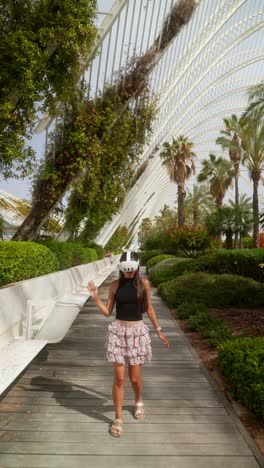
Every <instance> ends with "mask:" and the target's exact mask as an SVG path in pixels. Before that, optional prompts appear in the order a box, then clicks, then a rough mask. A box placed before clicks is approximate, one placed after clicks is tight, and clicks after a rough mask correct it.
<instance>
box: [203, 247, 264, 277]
mask: <svg viewBox="0 0 264 468" xmlns="http://www.w3.org/2000/svg"><path fill="white" fill-rule="evenodd" d="M201 262H203V263H204V264H207V271H211V272H215V273H233V274H235V275H241V276H246V277H249V278H253V279H255V280H256V281H260V282H264V271H263V268H262V267H261V265H262V264H263V263H264V249H243V250H224V249H221V250H219V251H217V252H215V253H213V254H212V255H208V256H204V257H202V258H201Z"/></svg>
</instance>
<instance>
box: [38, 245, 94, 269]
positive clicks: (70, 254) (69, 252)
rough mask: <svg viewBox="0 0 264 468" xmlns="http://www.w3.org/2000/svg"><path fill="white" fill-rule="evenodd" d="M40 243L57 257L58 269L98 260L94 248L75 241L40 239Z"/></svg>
mask: <svg viewBox="0 0 264 468" xmlns="http://www.w3.org/2000/svg"><path fill="white" fill-rule="evenodd" d="M40 243H41V244H44V245H45V246H47V247H48V248H49V249H50V250H51V251H52V252H53V253H54V255H55V256H56V258H57V259H58V262H59V265H60V270H65V269H66V268H70V267H73V266H77V265H81V264H83V263H90V262H95V261H96V260H98V255H97V253H96V251H95V249H90V248H89V247H83V246H82V244H79V243H77V242H55V241H40Z"/></svg>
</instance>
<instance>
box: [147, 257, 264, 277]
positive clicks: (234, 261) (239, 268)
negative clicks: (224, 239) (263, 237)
mask: <svg viewBox="0 0 264 468" xmlns="http://www.w3.org/2000/svg"><path fill="white" fill-rule="evenodd" d="M262 265H264V249H244V250H225V249H221V250H218V251H215V252H213V253H211V254H207V255H204V256H202V257H200V258H197V259H194V260H191V261H190V262H189V263H188V265H185V264H184V263H179V264H177V265H173V266H172V267H171V268H168V269H167V270H165V271H162V272H155V273H152V272H150V279H151V281H152V282H153V284H154V286H158V285H159V284H161V283H164V282H165V281H169V280H172V279H174V278H177V277H178V276H180V275H182V274H183V273H186V272H197V271H202V272H207V273H230V274H234V275H239V276H245V277H248V278H253V279H254V280H256V281H259V282H264V268H263V266H262Z"/></svg>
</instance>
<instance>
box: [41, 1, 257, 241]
mask: <svg viewBox="0 0 264 468" xmlns="http://www.w3.org/2000/svg"><path fill="white" fill-rule="evenodd" d="M177 1H178V0H176V1H175V0H116V1H112V2H111V1H110V2H109V1H106V0H101V1H99V6H100V4H101V5H103V7H104V9H105V10H106V11H104V15H103V18H104V19H103V21H102V23H101V26H100V29H99V37H98V40H97V42H96V44H95V47H94V49H93V51H92V52H91V55H90V58H89V59H90V63H89V64H88V66H87V64H86V65H85V66H84V70H83V80H84V82H85V83H86V88H87V94H88V95H89V96H91V97H93V96H96V95H97V94H98V93H99V92H103V90H104V87H105V85H106V83H112V82H113V79H114V77H119V75H120V70H121V68H123V69H124V68H126V66H127V65H128V62H129V59H131V57H132V56H133V55H134V54H137V55H141V54H143V53H144V52H146V51H147V50H148V49H149V48H150V46H151V45H152V44H153V43H154V40H155V39H156V38H157V37H158V36H159V34H160V31H161V28H162V26H163V24H164V20H165V18H166V16H167V15H168V14H169V12H170V10H171V8H172V7H173V6H174V5H175V4H176V3H177ZM107 6H108V7H107ZM109 8H110V9H109ZM263 25H264V1H263V0H197V8H196V10H195V12H194V14H193V16H192V18H191V19H190V21H189V22H188V24H187V25H185V26H184V27H183V28H182V30H181V31H180V33H179V34H178V35H177V36H176V37H175V39H174V40H173V41H172V42H171V43H170V45H169V46H168V47H167V48H166V49H165V50H164V51H163V53H162V54H160V57H159V60H158V61H157V63H156V66H155V68H154V69H153V71H152V74H151V79H150V81H151V88H152V90H153V95H154V94H155V95H156V96H158V114H157V116H156V120H155V123H154V132H153V134H152V136H151V138H150V142H149V143H148V145H147V146H146V147H145V149H144V151H143V154H142V161H145V160H146V159H148V158H149V157H150V155H152V156H153V153H154V157H152V158H151V159H149V164H148V166H147V169H146V170H145V172H144V173H143V175H142V176H141V177H140V179H139V180H138V181H137V183H136V184H135V186H134V187H133V188H132V190H131V191H130V192H129V193H128V194H127V197H126V200H125V203H124V206H123V208H122V210H121V211H120V212H119V213H118V214H117V215H116V216H115V217H114V219H113V220H112V222H111V223H108V224H107V225H105V226H104V227H103V229H102V230H101V232H100V234H99V236H98V237H97V239H96V240H97V242H99V243H101V244H102V245H105V243H106V242H107V241H108V239H109V238H110V237H111V235H112V234H113V233H114V231H115V229H116V228H117V227H118V226H119V225H120V224H121V225H125V226H127V227H129V226H131V225H132V224H134V226H135V227H134V236H136V232H137V229H138V226H139V224H140V223H141V221H142V218H144V217H153V216H155V214H157V213H158V212H159V210H160V209H161V208H162V206H163V205H164V203H167V204H169V205H171V204H172V203H173V201H175V199H176V187H175V186H173V184H171V183H170V182H169V178H168V176H167V173H166V171H165V169H164V168H163V167H162V166H161V161H160V158H159V151H160V148H161V146H162V144H163V143H164V142H165V141H171V139H172V137H177V136H179V135H180V134H184V135H185V136H187V137H188V138H189V139H190V140H191V141H193V142H194V151H195V152H196V154H197V156H198V162H197V171H198V172H199V164H200V161H201V159H204V158H206V157H207V156H208V154H209V153H210V152H213V153H216V154H218V153H220V150H221V148H220V147H219V146H216V145H215V140H216V138H217V137H218V136H219V132H220V129H221V128H223V118H224V117H228V116H230V115H231V114H232V113H237V114H240V113H241V112H242V111H243V110H244V109H245V107H246V105H247V96H248V94H247V91H248V88H249V86H251V85H253V84H256V83H259V82H260V81H261V80H262V79H263V69H264V67H263V59H264V34H263ZM50 124H51V119H50V118H49V116H45V117H44V118H43V119H42V120H41V121H40V123H39V125H38V128H37V131H38V132H40V131H42V130H43V129H46V132H48V129H49V126H50ZM157 148H158V149H157ZM155 151H156V152H155ZM188 184H189V186H191V185H192V184H193V179H191V180H190V181H189V182H188Z"/></svg>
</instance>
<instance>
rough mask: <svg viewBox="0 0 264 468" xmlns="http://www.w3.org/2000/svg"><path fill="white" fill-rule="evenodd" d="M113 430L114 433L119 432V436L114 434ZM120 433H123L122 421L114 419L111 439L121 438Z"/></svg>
mask: <svg viewBox="0 0 264 468" xmlns="http://www.w3.org/2000/svg"><path fill="white" fill-rule="evenodd" d="M116 423H119V424H116ZM113 430H114V431H119V434H115V433H114V432H113ZM122 432H123V427H122V419H118V418H116V419H115V420H114V421H113V422H112V425H111V430H110V434H111V435H112V436H113V437H121V435H122Z"/></svg>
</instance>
